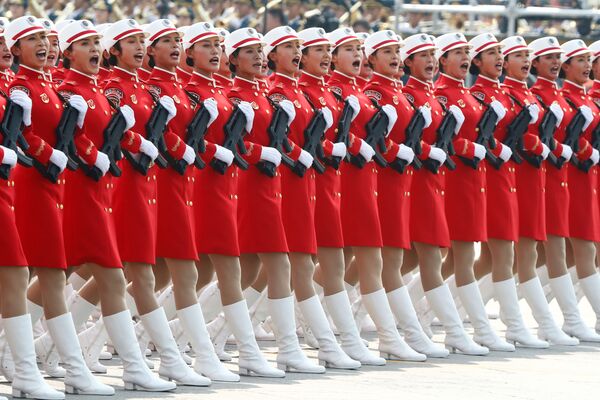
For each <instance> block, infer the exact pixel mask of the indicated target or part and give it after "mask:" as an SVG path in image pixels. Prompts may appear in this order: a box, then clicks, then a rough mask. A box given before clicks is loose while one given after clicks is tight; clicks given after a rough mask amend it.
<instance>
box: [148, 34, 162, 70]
mask: <svg viewBox="0 0 600 400" xmlns="http://www.w3.org/2000/svg"><path fill="white" fill-rule="evenodd" d="M159 39H160V38H158V39H156V40H155V41H154V42H152V44H151V45H150V47H156V43H158V40H159ZM148 66H149V67H150V68H154V67H156V62H155V61H154V56H148Z"/></svg>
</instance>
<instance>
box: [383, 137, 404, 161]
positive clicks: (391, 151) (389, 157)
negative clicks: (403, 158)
mask: <svg viewBox="0 0 600 400" xmlns="http://www.w3.org/2000/svg"><path fill="white" fill-rule="evenodd" d="M385 147H386V148H387V151H386V152H385V154H383V158H385V160H386V161H387V162H389V163H391V162H392V161H394V160H395V159H396V156H397V155H398V150H400V145H398V143H395V142H393V141H391V140H390V139H387V140H386V143H385Z"/></svg>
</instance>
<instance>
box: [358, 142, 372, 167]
mask: <svg viewBox="0 0 600 400" xmlns="http://www.w3.org/2000/svg"><path fill="white" fill-rule="evenodd" d="M358 154H360V155H361V156H362V158H364V159H365V161H366V162H369V161H371V160H372V159H373V156H375V150H374V149H373V148H372V147H371V146H370V145H369V144H368V143H367V142H365V141H364V140H362V139H360V149H358Z"/></svg>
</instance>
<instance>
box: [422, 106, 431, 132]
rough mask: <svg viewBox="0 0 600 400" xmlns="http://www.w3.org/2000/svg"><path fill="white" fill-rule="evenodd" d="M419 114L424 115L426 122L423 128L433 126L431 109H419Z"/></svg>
mask: <svg viewBox="0 0 600 400" xmlns="http://www.w3.org/2000/svg"><path fill="white" fill-rule="evenodd" d="M419 112H420V113H421V114H422V115H423V119H424V120H425V126H423V128H429V126H430V125H431V121H432V119H431V108H429V107H425V106H421V107H419Z"/></svg>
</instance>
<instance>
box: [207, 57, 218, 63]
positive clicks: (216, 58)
mask: <svg viewBox="0 0 600 400" xmlns="http://www.w3.org/2000/svg"><path fill="white" fill-rule="evenodd" d="M208 62H210V63H211V64H213V65H219V57H212V58H211V59H210V60H208Z"/></svg>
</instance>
